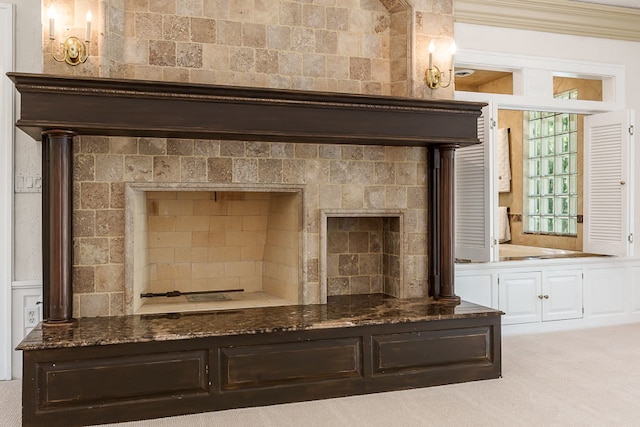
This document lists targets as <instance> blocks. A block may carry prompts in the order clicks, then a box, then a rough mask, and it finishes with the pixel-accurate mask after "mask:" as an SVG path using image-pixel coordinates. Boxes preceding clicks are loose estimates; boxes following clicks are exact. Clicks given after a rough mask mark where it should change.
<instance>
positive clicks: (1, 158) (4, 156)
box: [0, 3, 15, 380]
mask: <svg viewBox="0 0 640 427" xmlns="http://www.w3.org/2000/svg"><path fill="white" fill-rule="evenodd" d="M14 16H15V15H14V6H13V4H7V3H0V40H2V45H0V105H2V108H0V111H1V112H2V113H1V114H0V130H1V131H0V380H9V379H11V354H12V351H11V283H12V280H13V256H12V254H13V251H12V249H13V139H14V129H15V128H14V90H13V84H12V83H11V81H10V80H9V78H8V77H7V76H6V75H5V73H7V72H9V71H13V70H14V31H13V29H14Z"/></svg>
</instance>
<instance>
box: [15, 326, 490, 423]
mask: <svg viewBox="0 0 640 427" xmlns="http://www.w3.org/2000/svg"><path fill="white" fill-rule="evenodd" d="M500 335H501V333H500V316H499V315H496V316H486V317H476V318H461V319H447V320H432V321H420V322H406V323H399V324H382V325H369V326H359V327H342V328H333V329H322V330H306V331H289V332H272V333H264V334H250V335H234V336H220V337H207V338H192V339H181V340H173V341H155V342H143V343H128V344H112V345H96V346H85V347H73V348H54V349H40V350H27V351H24V377H23V425H25V426H41V425H47V426H71V425H86V424H97V423H107V422H121V421H128V420H138V419H146V418H156V417H164V416H171V415H180V414H189V413H196V412H206V411H215V410H222V409H230V408H239V407H247V406H261V405H271V404H278V403H286V402H296V401H305V400H313V399H321V398H330V397H340V396H348V395H358V394H366V393H375V392H382V391H391V390H401V389H409V388H417V387H426V386H433V385H440V384H448V383H457V382H465V381H473V380H482V379H491V378H498V377H500V374H501V354H500V353H501V347H500V341H501V336H500Z"/></svg>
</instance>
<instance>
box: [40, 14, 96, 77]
mask: <svg viewBox="0 0 640 427" xmlns="http://www.w3.org/2000/svg"><path fill="white" fill-rule="evenodd" d="M55 28H56V12H55V9H54V8H53V6H51V7H50V8H49V40H50V42H51V56H52V57H53V59H55V60H56V61H58V62H66V63H67V64H69V65H79V64H84V63H85V62H86V61H87V59H88V58H89V45H90V43H91V11H88V12H87V27H86V31H85V35H84V41H82V40H80V39H79V38H77V37H73V36H72V37H68V38H67V39H66V40H65V41H64V43H60V48H59V49H58V50H60V55H56V49H54V47H55V46H54V44H55V43H54V42H55V40H56V30H55Z"/></svg>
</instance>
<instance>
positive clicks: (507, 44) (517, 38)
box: [454, 23, 640, 257]
mask: <svg viewBox="0 0 640 427" xmlns="http://www.w3.org/2000/svg"><path fill="white" fill-rule="evenodd" d="M454 34H455V40H456V44H457V46H458V47H459V48H460V49H461V50H469V51H471V50H477V51H485V52H496V53H501V54H514V55H526V56H537V57H543V58H560V59H569V60H576V61H588V62H602V63H605V64H616V65H621V66H623V67H625V71H626V73H625V74H626V88H625V94H624V95H625V98H626V108H628V109H632V110H634V111H635V117H636V128H637V127H638V125H640V122H638V117H640V116H639V114H640V55H638V54H640V42H631V41H621V40H610V39H603V38H594V37H581V36H570V35H564V34H552V33H542V32H537V31H528V30H515V29H510V28H497V27H487V26H481V25H473V24H461V23H456V24H455V27H454ZM636 135H637V133H636ZM637 140H638V136H636V142H637ZM639 168H640V150H636V155H635V167H634V169H635V170H640V169H639ZM634 202H635V204H634V223H635V227H634V228H635V230H632V231H633V232H634V234H636V235H637V234H638V230H640V184H638V183H637V180H636V182H635V185H634ZM639 252H640V250H638V247H637V245H636V250H635V257H640V253H639Z"/></svg>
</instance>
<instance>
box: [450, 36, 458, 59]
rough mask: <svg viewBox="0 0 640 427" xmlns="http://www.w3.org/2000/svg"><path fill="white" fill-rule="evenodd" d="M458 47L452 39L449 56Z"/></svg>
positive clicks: (453, 53) (454, 52)
mask: <svg viewBox="0 0 640 427" xmlns="http://www.w3.org/2000/svg"><path fill="white" fill-rule="evenodd" d="M457 49H458V47H457V46H456V41H455V40H454V41H452V42H451V47H450V48H449V52H450V53H451V56H453V55H455V54H456V50H457Z"/></svg>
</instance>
